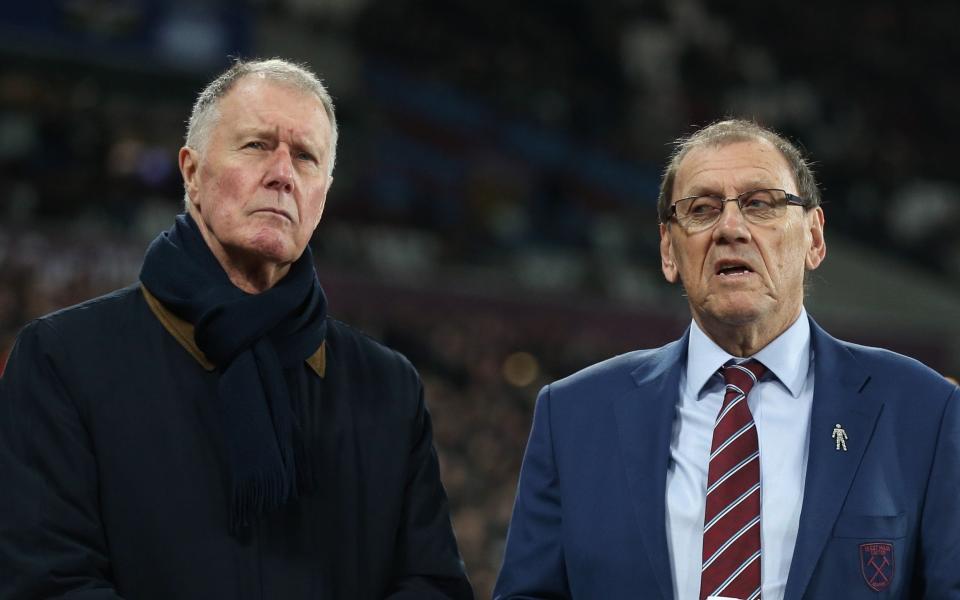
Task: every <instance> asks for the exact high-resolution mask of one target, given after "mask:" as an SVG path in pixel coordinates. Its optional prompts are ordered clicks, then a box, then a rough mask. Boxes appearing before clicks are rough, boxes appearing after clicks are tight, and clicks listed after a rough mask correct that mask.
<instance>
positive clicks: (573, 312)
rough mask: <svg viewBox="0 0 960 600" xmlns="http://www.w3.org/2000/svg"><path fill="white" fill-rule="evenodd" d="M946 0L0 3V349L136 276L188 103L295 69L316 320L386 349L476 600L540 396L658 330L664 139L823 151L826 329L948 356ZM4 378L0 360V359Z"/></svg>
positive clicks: (959, 356)
mask: <svg viewBox="0 0 960 600" xmlns="http://www.w3.org/2000/svg"><path fill="white" fill-rule="evenodd" d="M958 21H960V4H958V3H956V2H952V1H931V2H925V3H922V4H919V5H915V4H908V3H906V2H899V1H893V0H876V1H874V2H871V3H859V2H858V3H839V2H826V1H825V0H814V1H812V2H806V3H799V4H798V3H796V2H785V1H775V2H769V3H764V4H763V6H762V8H758V5H757V4H756V3H754V2H747V1H745V0H724V1H718V2H707V1H706V0H673V1H671V0H609V1H596V0H594V1H589V0H526V1H521V2H505V1H503V0H488V1H483V0H444V1H440V0H273V1H261V2H252V3H248V4H240V3H237V2H227V1H219V0H204V1H196V2H193V1H190V2H188V1H179V2H178V1H168V2H161V1H159V0H62V1H54V0H35V1H33V2H24V3H15V4H10V5H8V6H5V7H4V10H3V11H2V16H0V61H2V70H0V184H2V185H0V189H2V196H0V365H2V363H3V357H4V356H5V355H6V353H7V352H8V350H9V347H10V345H11V344H12V343H13V340H14V338H15V336H16V333H17V331H18V330H19V329H20V327H22V326H23V324H24V323H25V322H26V321H28V320H29V319H31V318H33V317H36V316H38V315H40V314H43V313H46V312H49V311H52V310H55V309H57V308H60V307H63V306H66V305H69V304H72V303H75V302H78V301H80V300H82V299H85V298H88V297H91V296H93V295H96V294H99V293H102V292H105V291H107V290H110V289H113V288H116V287H119V286H122V285H125V284H127V283H130V282H132V281H134V280H135V279H136V276H137V273H138V270H139V265H140V261H141V258H142V255H143V251H144V249H145V248H146V245H147V243H148V242H149V240H150V239H152V237H153V236H155V235H156V233H157V232H158V231H160V230H161V229H165V228H166V227H168V226H169V223H170V220H171V217H172V216H173V215H174V214H175V213H176V212H177V211H178V209H179V205H180V201H181V197H182V187H181V183H180V176H179V173H178V170H177V165H176V154H177V149H178V148H179V146H180V145H181V142H182V136H183V131H184V124H185V120H186V118H187V116H188V113H189V110H190V106H191V103H192V101H193V98H194V96H195V94H196V93H197V92H198V91H199V89H200V88H201V87H202V86H203V84H204V83H205V82H206V81H208V80H209V78H210V77H211V76H212V75H213V74H214V73H216V72H218V71H219V70H222V69H223V68H224V67H225V66H226V64H227V62H228V58H227V56H228V55H233V56H243V57H255V56H260V57H268V56H283V57H286V58H290V59H296V60H302V61H306V62H308V63H309V64H310V65H311V66H312V67H313V68H315V69H316V70H317V71H318V72H319V73H320V74H321V75H322V76H323V77H324V78H325V80H326V81H327V83H328V84H329V86H330V88H331V91H332V92H333V94H334V97H335V100H336V102H337V109H338V115H339V119H340V127H341V146H340V150H339V161H338V166H337V170H336V173H335V177H336V181H335V184H334V186H333V189H332V191H331V195H330V198H329V201H328V205H327V212H326V215H325V218H324V221H323V222H322V223H321V225H320V228H319V230H318V232H317V234H316V236H315V239H314V248H315V251H316V255H317V257H318V268H319V272H320V277H321V281H322V282H323V284H324V287H325V288H326V290H327V293H328V296H329V299H330V303H331V312H332V313H333V314H334V315H336V316H338V317H340V318H342V319H343V320H346V321H348V322H351V323H353V324H355V325H358V326H359V327H361V328H362V329H364V330H365V331H367V332H368V333H370V334H371V335H373V336H374V337H376V338H379V339H381V340H383V341H384V342H386V343H387V344H389V345H391V346H393V347H395V348H397V349H399V350H401V351H403V352H404V353H405V354H407V356H408V357H409V358H410V359H411V360H412V361H413V363H414V364H415V365H416V366H417V367H418V368H419V369H420V371H421V374H422V376H423V378H424V381H425V383H426V386H427V395H428V403H429V406H430V408H431V410H432V412H433V415H434V420H435V427H436V441H437V445H438V447H439V451H440V455H441V464H442V469H443V476H444V481H445V483H446V486H447V488H448V492H449V494H450V499H451V502H452V505H453V510H454V513H453V514H454V525H455V527H456V530H457V534H458V537H459V540H460V544H461V550H462V552H463V555H464V558H465V560H466V562H467V566H468V569H469V572H470V574H471V577H472V578H473V580H474V582H475V584H476V587H477V591H478V595H479V597H488V596H489V592H490V589H491V586H492V583H493V580H494V577H495V574H496V570H497V568H498V565H499V560H500V556H501V550H502V545H503V541H504V535H505V532H506V526H507V522H508V518H509V513H510V509H511V504H512V500H513V494H514V487H515V482H516V476H517V471H518V468H519V462H520V459H521V456H522V452H523V448H524V445H525V441H526V435H527V431H528V427H529V422H530V417H531V411H532V407H533V402H534V399H535V396H536V392H537V390H538V389H539V387H540V386H542V385H543V384H544V383H546V382H548V381H550V380H552V379H555V378H558V377H562V376H564V375H567V374H569V373H571V372H573V371H574V370H577V369H579V368H581V367H583V366H585V365H587V364H589V363H591V362H594V361H596V360H599V359H602V358H605V357H607V356H610V355H613V354H616V353H620V352H623V351H626V350H630V349H634V348H640V347H650V346H655V345H660V344H662V343H665V342H667V341H669V340H671V339H673V338H675V337H677V336H678V335H679V334H680V333H681V332H682V330H683V328H684V327H685V326H686V324H687V319H688V317H687V312H686V307H685V302H684V299H683V297H682V296H681V293H680V291H679V290H678V289H676V288H672V287H669V286H667V285H666V284H665V283H663V281H662V278H661V276H660V273H659V260H658V254H657V249H656V242H657V228H656V211H655V208H654V205H655V199H656V194H657V182H658V174H659V170H660V169H661V167H662V165H663V163H664V161H665V158H666V156H667V154H668V152H669V147H668V144H669V142H670V141H671V140H672V139H673V138H675V137H677V136H679V135H682V134H685V133H689V132H690V131H691V130H692V128H693V127H694V126H696V125H704V124H707V123H709V122H711V121H713V120H715V119H717V118H721V117H723V116H725V115H737V116H747V117H755V118H757V119H759V120H761V121H762V122H764V123H765V124H767V125H770V126H773V127H774V128H777V129H779V130H780V131H782V132H784V133H786V134H787V135H788V136H791V137H794V138H796V139H798V140H800V141H801V142H802V143H803V144H804V145H805V146H806V148H807V149H808V150H809V152H810V153H811V154H812V156H813V158H814V159H815V160H816V161H817V172H818V174H819V177H820V180H821V182H822V186H823V188H824V197H825V199H826V205H825V210H826V214H827V224H828V227H827V235H828V238H827V239H828V247H829V253H828V259H827V261H826V263H825V265H824V267H823V268H822V269H820V270H818V271H817V272H815V273H814V274H813V276H812V277H811V278H810V296H809V300H808V303H807V306H808V309H809V310H810V312H811V313H812V314H814V315H815V316H816V317H817V318H818V319H819V320H820V321H821V323H822V324H824V325H825V326H827V327H828V328H829V329H830V330H831V331H832V332H833V333H834V334H836V335H839V336H841V337H845V338H847V339H852V340H855V341H859V342H862V343H867V344H876V345H883V346H887V347H890V348H894V349H896V350H899V351H901V352H904V353H907V354H911V355H914V356H916V357H918V358H921V359H922V360H924V361H925V362H927V363H928V364H930V365H931V366H933V367H934V368H936V369H938V370H939V371H941V372H943V373H945V374H957V373H958V372H960V235H957V230H958V227H960V170H958V169H957V168H956V161H957V150H956V137H957V134H958V132H960V109H958V103H957V98H960V78H958V75H957V71H955V70H954V69H955V68H956V67H955V65H956V64H957V63H958V59H960V44H958V43H957V41H956V32H955V28H954V24H955V23H957V22H958ZM0 368H2V367H0Z"/></svg>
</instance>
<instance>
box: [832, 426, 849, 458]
mask: <svg viewBox="0 0 960 600" xmlns="http://www.w3.org/2000/svg"><path fill="white" fill-rule="evenodd" d="M832 437H833V439H834V440H836V442H837V450H838V451H840V450H843V451H844V452H846V451H847V432H846V431H844V429H843V426H842V425H840V423H837V426H836V427H834V428H833V436H832Z"/></svg>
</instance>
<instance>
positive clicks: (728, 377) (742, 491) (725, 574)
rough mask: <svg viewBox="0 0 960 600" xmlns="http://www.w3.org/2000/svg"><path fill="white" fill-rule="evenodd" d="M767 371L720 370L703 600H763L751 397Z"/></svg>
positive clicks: (758, 367)
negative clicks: (723, 387) (723, 385)
mask: <svg viewBox="0 0 960 600" xmlns="http://www.w3.org/2000/svg"><path fill="white" fill-rule="evenodd" d="M766 370H767V369H766V367H764V366H763V365H762V364H761V363H759V362H757V361H756V360H752V359H751V360H749V361H746V362H744V363H741V364H729V365H727V366H725V367H723V368H722V369H721V373H722V374H723V378H724V381H725V382H726V388H727V389H726V393H725V394H724V397H723V406H722V407H721V408H720V413H719V414H718V415H717V421H716V423H715V424H714V426H713V443H712V444H711V446H710V466H709V469H708V471H707V503H706V512H705V513H704V518H703V565H702V568H701V571H700V600H705V599H706V598H708V597H709V596H722V597H728V598H740V599H743V600H757V599H759V598H760V446H759V443H758V441H757V428H756V426H755V425H754V422H753V415H752V414H750V408H749V407H748V406H747V394H749V393H750V390H751V389H752V388H753V384H755V383H756V382H757V380H758V379H759V378H760V377H762V376H763V374H764V373H766Z"/></svg>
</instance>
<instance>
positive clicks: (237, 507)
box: [230, 471, 297, 535]
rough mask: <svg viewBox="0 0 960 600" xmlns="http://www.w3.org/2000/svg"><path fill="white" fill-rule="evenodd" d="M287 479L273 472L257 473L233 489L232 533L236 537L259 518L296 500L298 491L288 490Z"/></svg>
mask: <svg viewBox="0 0 960 600" xmlns="http://www.w3.org/2000/svg"><path fill="white" fill-rule="evenodd" d="M286 479H287V478H286V477H284V476H283V474H282V473H276V472H272V471H268V472H261V473H257V474H256V475H255V476H254V477H253V478H251V479H250V480H248V481H243V482H238V483H237V484H236V485H235V486H234V487H233V498H232V501H231V505H232V507H233V509H232V510H231V515H230V533H231V534H234V535H236V534H237V533H239V531H240V530H241V529H243V528H246V527H249V526H250V525H252V524H253V521H255V520H256V519H257V518H258V517H260V516H262V515H265V514H267V513H270V512H273V511H275V510H277V509H278V508H280V507H281V506H283V505H284V504H285V503H286V502H287V501H289V500H293V499H295V498H296V496H297V493H296V490H291V489H285V488H287V483H286Z"/></svg>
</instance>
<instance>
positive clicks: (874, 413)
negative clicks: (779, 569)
mask: <svg viewBox="0 0 960 600" xmlns="http://www.w3.org/2000/svg"><path fill="white" fill-rule="evenodd" d="M810 332H811V335H812V339H811V343H812V345H813V360H814V390H813V410H812V413H811V415H810V440H809V442H808V444H809V459H808V462H807V478H806V484H805V486H804V492H803V507H802V509H801V512H800V530H799V532H798V534H797V542H796V545H795V546H794V550H793V560H792V562H791V563H790V574H789V575H788V577H787V587H786V593H785V595H784V598H785V600H791V599H798V598H802V597H803V595H804V592H805V590H806V588H807V585H808V584H809V582H810V578H811V576H812V575H813V571H814V568H815V567H816V565H817V562H819V560H820V555H821V554H822V553H823V550H824V548H825V547H826V544H827V540H828V538H829V536H830V533H831V531H832V530H833V526H834V524H835V523H836V520H837V517H838V515H839V514H840V509H841V508H842V506H843V503H844V500H845V499H846V497H847V494H848V493H849V491H850V487H851V485H852V484H853V479H854V476H855V475H856V472H857V466H858V465H859V464H860V461H861V459H862V458H863V454H864V451H865V450H866V448H867V445H868V444H869V443H870V438H871V435H872V432H873V431H874V427H875V424H876V421H877V418H878V417H879V415H880V410H881V408H882V407H883V401H882V399H881V398H880V395H878V394H865V393H863V391H864V389H865V388H866V387H867V384H868V382H869V381H870V373H869V372H868V371H867V370H866V369H865V368H864V367H863V365H861V364H860V363H859V362H858V361H857V359H856V358H855V357H854V356H853V354H852V353H851V352H850V350H849V349H848V348H847V347H846V346H845V345H844V344H842V343H841V342H840V341H838V340H837V339H835V338H833V337H831V336H830V335H829V334H827V333H826V332H825V331H824V330H823V329H821V328H820V326H819V325H817V323H816V322H815V321H814V320H813V319H810ZM837 424H840V425H841V426H842V427H843V428H844V429H845V430H847V431H850V432H852V435H851V436H850V437H849V438H848V439H847V451H846V452H837V451H836V448H835V445H834V443H833V440H832V438H831V433H832V431H833V429H834V427H836V426H837Z"/></svg>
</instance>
